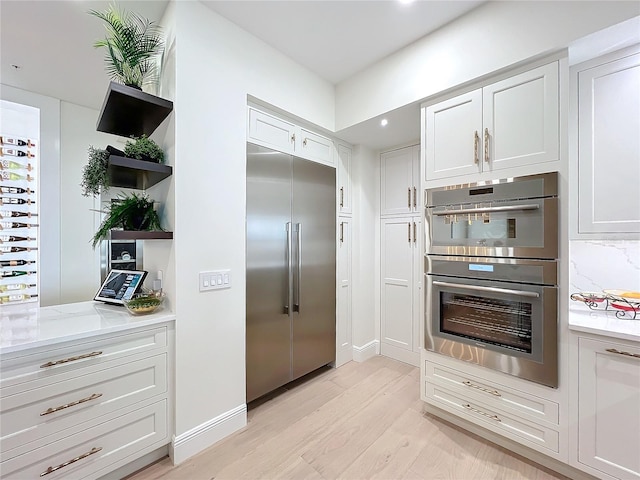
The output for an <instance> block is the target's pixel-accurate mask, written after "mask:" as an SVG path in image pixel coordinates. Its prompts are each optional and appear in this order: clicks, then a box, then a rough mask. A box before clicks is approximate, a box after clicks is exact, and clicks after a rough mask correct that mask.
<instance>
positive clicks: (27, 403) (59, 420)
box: [0, 354, 167, 460]
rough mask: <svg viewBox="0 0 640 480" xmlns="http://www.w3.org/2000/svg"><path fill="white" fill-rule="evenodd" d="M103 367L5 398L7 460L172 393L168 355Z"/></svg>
mask: <svg viewBox="0 0 640 480" xmlns="http://www.w3.org/2000/svg"><path fill="white" fill-rule="evenodd" d="M103 366H104V367H105V368H104V369H102V370H99V371H96V372H92V373H90V374H87V375H82V376H78V377H75V378H72V379H70V380H66V381H63V382H56V383H53V384H49V385H47V386H45V387H40V388H35V389H29V388H28V387H29V384H26V385H21V386H20V387H19V389H20V392H18V393H16V394H14V395H7V396H4V397H3V398H2V399H0V414H1V415H2V423H1V424H0V452H2V453H1V454H0V455H1V458H2V460H6V459H7V458H10V457H12V456H15V455H17V454H19V453H21V452H16V451H14V450H13V449H16V448H17V447H19V446H21V445H25V444H27V443H29V442H33V441H35V440H38V439H46V437H47V436H49V435H56V436H57V437H58V438H59V436H60V435H63V434H64V433H63V430H64V429H66V428H69V427H72V426H74V425H77V424H79V423H82V422H87V421H90V420H93V419H94V418H97V417H99V416H101V415H105V414H108V413H110V412H113V411H115V410H117V409H119V408H123V407H126V406H127V405H132V404H134V403H137V402H140V401H142V400H145V399H148V398H151V397H153V396H155V395H159V394H163V393H165V392H166V391H167V358H166V354H162V355H156V356H154V357H151V358H144V359H142V360H138V361H135V362H128V361H127V362H126V363H122V362H120V364H119V365H109V364H105V365H103ZM12 390H18V387H13V388H12ZM50 409H51V410H50Z"/></svg>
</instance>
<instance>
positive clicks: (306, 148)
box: [296, 128, 335, 165]
mask: <svg viewBox="0 0 640 480" xmlns="http://www.w3.org/2000/svg"><path fill="white" fill-rule="evenodd" d="M297 141H298V142H300V143H299V145H298V146H296V155H298V156H300V157H302V158H306V159H307V160H313V161H314V162H318V163H324V164H325V165H335V162H334V161H333V142H332V141H331V140H330V139H328V138H327V137H323V136H322V135H318V134H317V133H313V132H310V131H309V130H306V129H304V128H300V133H299V134H298V138H297Z"/></svg>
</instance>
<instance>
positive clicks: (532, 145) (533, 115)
mask: <svg viewBox="0 0 640 480" xmlns="http://www.w3.org/2000/svg"><path fill="white" fill-rule="evenodd" d="M423 110H424V112H423V114H424V117H425V118H424V125H425V130H426V131H425V136H424V138H425V143H426V145H424V150H425V168H424V180H425V181H429V180H436V179H442V178H449V177H454V176H460V175H467V174H477V173H481V172H489V173H490V172H492V171H495V170H502V169H507V168H513V167H520V166H525V165H530V164H538V163H543V162H550V161H556V160H558V159H559V154H560V152H559V87H558V62H553V63H550V64H548V65H543V66H541V67H538V68H535V69H533V70H529V71H526V72H524V73H521V74H518V75H515V76H512V77H509V78H506V79H504V80H501V81H499V82H496V83H492V84H489V85H486V86H483V87H482V88H480V89H477V90H474V91H472V92H469V93H465V94H463V95H460V96H457V97H454V98H451V99H448V100H445V101H443V102H440V103H437V104H434V105H429V106H427V107H426V108H424V109H423Z"/></svg>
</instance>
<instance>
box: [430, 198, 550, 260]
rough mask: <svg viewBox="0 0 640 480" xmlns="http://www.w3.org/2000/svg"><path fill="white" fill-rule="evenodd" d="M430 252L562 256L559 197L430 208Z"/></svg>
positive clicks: (521, 256)
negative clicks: (559, 237)
mask: <svg viewBox="0 0 640 480" xmlns="http://www.w3.org/2000/svg"><path fill="white" fill-rule="evenodd" d="M425 212H426V224H427V225H428V228H427V229H426V230H427V235H428V237H427V242H426V243H427V245H426V250H427V253H429V254H439V255H464V256H490V257H520V258H545V259H556V258H557V257H558V199H557V197H547V198H532V199H525V200H512V201H504V200H502V201H491V200H487V201H479V202H473V203H462V204H457V205H446V206H433V207H428V208H426V210H425Z"/></svg>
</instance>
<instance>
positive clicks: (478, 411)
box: [462, 403, 502, 422]
mask: <svg viewBox="0 0 640 480" xmlns="http://www.w3.org/2000/svg"><path fill="white" fill-rule="evenodd" d="M462 406H463V407H464V408H466V409H467V410H471V411H472V412H473V413H478V414H480V415H483V416H485V417H488V418H490V419H491V420H495V421H496V422H501V421H502V420H500V418H499V417H498V416H497V415H491V414H489V413H486V412H483V411H482V410H478V409H477V408H473V407H472V406H471V405H469V404H468V403H463V404H462Z"/></svg>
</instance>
